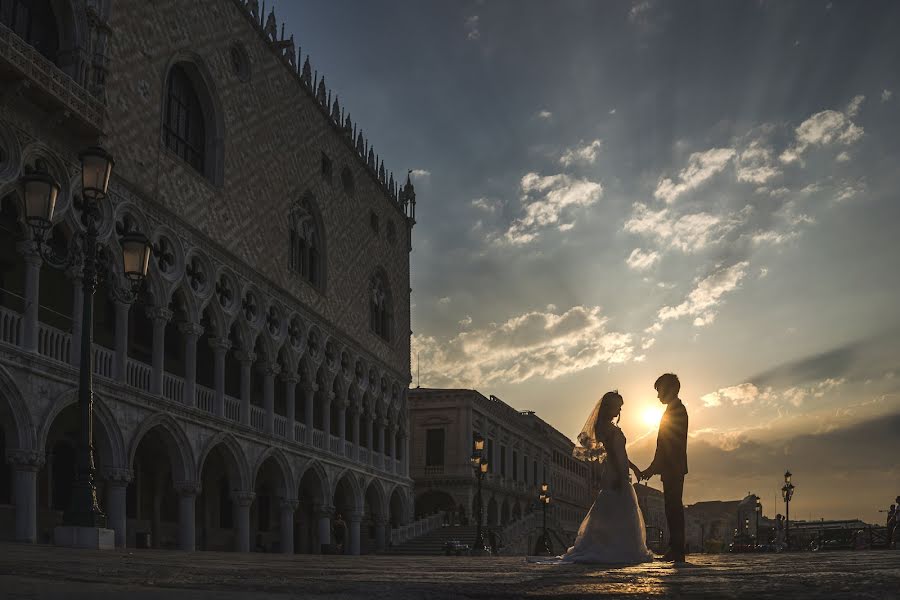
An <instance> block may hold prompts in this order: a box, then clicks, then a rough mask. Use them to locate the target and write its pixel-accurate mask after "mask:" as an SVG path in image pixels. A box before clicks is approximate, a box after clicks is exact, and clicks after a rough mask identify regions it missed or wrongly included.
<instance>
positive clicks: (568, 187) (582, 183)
mask: <svg viewBox="0 0 900 600" xmlns="http://www.w3.org/2000/svg"><path fill="white" fill-rule="evenodd" d="M519 186H520V190H521V194H522V195H521V201H522V206H523V208H524V212H525V214H524V215H523V216H522V217H520V218H518V219H516V220H515V221H513V223H512V224H511V225H510V226H509V229H508V230H507V231H506V233H505V235H504V239H505V241H506V242H508V243H511V244H527V243H529V242H531V241H533V240H534V239H535V238H536V237H537V236H538V235H539V234H540V232H541V231H542V230H544V229H546V228H548V227H551V226H556V228H557V229H559V230H560V231H567V230H569V229H571V228H572V226H573V223H572V222H571V221H564V220H565V218H566V217H567V216H568V213H569V212H570V211H572V210H574V209H578V208H584V207H586V206H591V205H592V204H594V203H596V202H597V201H598V200H600V198H601V196H602V195H603V186H602V185H601V184H600V183H598V182H596V181H590V180H588V179H582V178H577V177H573V176H571V175H567V174H559V175H547V176H540V175H538V174H537V173H527V174H526V175H525V176H524V177H522V179H521V181H520V182H519Z"/></svg>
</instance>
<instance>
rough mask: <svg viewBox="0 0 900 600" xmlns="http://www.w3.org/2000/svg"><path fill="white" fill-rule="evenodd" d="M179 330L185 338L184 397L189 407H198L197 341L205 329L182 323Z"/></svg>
mask: <svg viewBox="0 0 900 600" xmlns="http://www.w3.org/2000/svg"><path fill="white" fill-rule="evenodd" d="M178 330H179V331H180V332H181V334H182V335H183V336H184V396H183V397H182V399H181V401H182V402H184V403H185V405H187V406H196V405H197V339H198V338H199V337H200V336H201V335H203V327H202V326H201V325H198V324H197V323H181V324H179V325H178Z"/></svg>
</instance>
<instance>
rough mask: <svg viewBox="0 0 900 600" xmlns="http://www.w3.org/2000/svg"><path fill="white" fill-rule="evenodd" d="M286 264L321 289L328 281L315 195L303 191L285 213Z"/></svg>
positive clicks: (321, 223)
mask: <svg viewBox="0 0 900 600" xmlns="http://www.w3.org/2000/svg"><path fill="white" fill-rule="evenodd" d="M288 227H289V232H290V239H289V246H288V252H289V254H288V265H289V266H290V268H291V270H293V271H295V272H296V273H299V274H300V275H301V276H302V277H303V279H304V280H305V281H307V282H308V283H309V284H311V285H312V286H313V287H315V288H316V289H318V290H319V291H321V292H325V290H326V287H327V286H326V284H327V282H328V269H327V264H328V261H327V256H328V253H327V246H328V244H327V239H326V238H327V235H326V232H325V223H324V221H323V219H322V213H321V211H320V210H319V207H318V204H317V202H316V197H315V196H314V195H313V194H312V192H310V191H308V190H307V191H306V192H304V193H303V195H302V196H300V198H299V199H297V200H294V202H293V203H292V204H291V208H290V212H289V213H288Z"/></svg>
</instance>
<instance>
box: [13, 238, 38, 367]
mask: <svg viewBox="0 0 900 600" xmlns="http://www.w3.org/2000/svg"><path fill="white" fill-rule="evenodd" d="M16 249H17V250H18V251H19V253H21V254H22V257H23V258H24V260H25V307H24V314H23V315H22V337H21V340H22V347H23V348H24V349H25V350H26V351H28V352H37V349H38V308H39V307H40V294H41V264H43V261H42V260H41V255H40V252H39V251H38V250H37V248H35V247H34V243H33V242H32V241H31V240H30V239H26V240H24V241H21V242H19V243H18V244H16Z"/></svg>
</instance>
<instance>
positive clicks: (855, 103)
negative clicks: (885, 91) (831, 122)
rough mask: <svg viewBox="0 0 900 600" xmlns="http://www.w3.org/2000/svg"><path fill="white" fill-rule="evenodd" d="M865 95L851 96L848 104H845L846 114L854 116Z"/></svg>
mask: <svg viewBox="0 0 900 600" xmlns="http://www.w3.org/2000/svg"><path fill="white" fill-rule="evenodd" d="M865 100H866V97H865V96H863V95H861V94H860V95H859V96H853V99H852V100H851V101H850V104H848V105H847V116H848V117H855V116H856V115H858V114H859V109H860V107H861V106H862V103H863V102H865Z"/></svg>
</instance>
